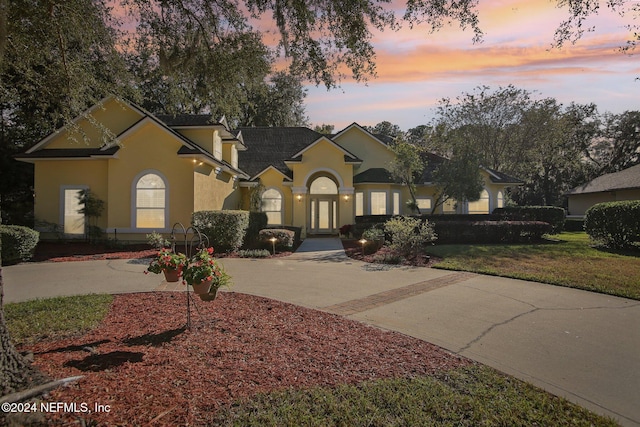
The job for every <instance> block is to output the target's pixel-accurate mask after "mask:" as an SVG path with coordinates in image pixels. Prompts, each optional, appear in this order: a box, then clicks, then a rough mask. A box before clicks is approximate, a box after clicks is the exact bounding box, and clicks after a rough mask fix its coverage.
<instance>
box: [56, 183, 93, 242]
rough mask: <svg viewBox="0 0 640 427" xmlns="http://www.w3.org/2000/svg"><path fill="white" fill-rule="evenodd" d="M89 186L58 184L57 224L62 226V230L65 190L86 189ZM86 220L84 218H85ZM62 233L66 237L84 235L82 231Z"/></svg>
mask: <svg viewBox="0 0 640 427" xmlns="http://www.w3.org/2000/svg"><path fill="white" fill-rule="evenodd" d="M88 189H89V186H88V185H61V186H60V195H59V202H58V206H59V209H60V210H59V218H60V221H59V224H60V226H62V230H63V231H64V211H65V198H64V196H65V192H66V190H78V191H81V190H88ZM85 221H86V219H85ZM64 235H65V236H66V237H69V238H76V237H77V238H79V237H84V233H82V234H66V233H64Z"/></svg>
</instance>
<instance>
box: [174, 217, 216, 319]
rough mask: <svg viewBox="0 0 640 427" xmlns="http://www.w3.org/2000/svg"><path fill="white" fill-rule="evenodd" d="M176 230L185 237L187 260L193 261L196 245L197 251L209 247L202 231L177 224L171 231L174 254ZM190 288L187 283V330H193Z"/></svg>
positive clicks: (207, 239)
mask: <svg viewBox="0 0 640 427" xmlns="http://www.w3.org/2000/svg"><path fill="white" fill-rule="evenodd" d="M176 229H177V230H178V232H179V233H182V235H183V236H184V251H185V255H186V256H187V258H189V259H191V257H192V256H193V247H194V245H196V249H197V250H200V249H205V248H208V247H209V238H208V237H207V236H206V235H204V234H202V233H201V232H200V230H198V229H197V228H195V227H193V226H190V227H189V228H185V226H184V225H182V223H180V222H176V223H175V224H173V228H172V229H171V250H172V251H173V252H176ZM189 236H191V238H189ZM205 242H206V243H205ZM189 286H190V285H189V283H187V286H186V291H185V292H186V295H187V329H191V298H193V295H191V292H189ZM193 305H194V306H195V308H196V311H198V314H200V315H201V316H202V314H201V313H200V310H199V309H198V306H197V305H196V304H195V302H194V304H193Z"/></svg>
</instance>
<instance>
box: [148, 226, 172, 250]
mask: <svg viewBox="0 0 640 427" xmlns="http://www.w3.org/2000/svg"><path fill="white" fill-rule="evenodd" d="M147 243H148V244H149V245H150V246H151V247H152V248H153V249H157V250H160V249H162V248H168V247H169V246H171V242H170V241H169V240H167V239H165V238H164V236H163V235H162V234H160V233H158V232H157V231H154V232H153V233H151V234H147Z"/></svg>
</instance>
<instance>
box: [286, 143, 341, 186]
mask: <svg viewBox="0 0 640 427" xmlns="http://www.w3.org/2000/svg"><path fill="white" fill-rule="evenodd" d="M289 167H290V168H291V169H292V170H293V179H294V182H293V186H294V187H305V186H308V185H309V184H310V183H309V182H308V181H309V179H310V178H311V177H312V176H314V175H315V174H316V173H324V174H327V175H331V176H333V177H334V178H336V179H337V180H338V182H337V184H338V186H341V187H353V165H350V164H346V163H345V162H344V152H343V151H342V150H340V149H339V148H338V147H336V146H335V145H333V144H331V143H330V142H328V141H320V142H318V143H317V144H315V145H314V146H312V147H310V148H309V149H307V150H306V151H305V152H304V153H303V154H302V161H301V162H300V163H291V164H289Z"/></svg>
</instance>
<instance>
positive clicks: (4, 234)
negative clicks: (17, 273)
mask: <svg viewBox="0 0 640 427" xmlns="http://www.w3.org/2000/svg"><path fill="white" fill-rule="evenodd" d="M0 239H1V241H2V264H14V263H17V262H20V261H27V260H29V259H31V257H32V256H33V252H34V251H35V249H36V245H37V244H38V240H39V239H40V233H38V232H37V231H35V230H32V229H31V228H28V227H23V226H21V225H0Z"/></svg>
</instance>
